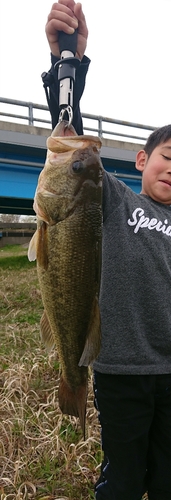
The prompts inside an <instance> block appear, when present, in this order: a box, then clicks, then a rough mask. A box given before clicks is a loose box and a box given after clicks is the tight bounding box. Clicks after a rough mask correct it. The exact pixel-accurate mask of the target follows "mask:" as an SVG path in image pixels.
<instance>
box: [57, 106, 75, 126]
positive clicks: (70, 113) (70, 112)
mask: <svg viewBox="0 0 171 500" xmlns="http://www.w3.org/2000/svg"><path fill="white" fill-rule="evenodd" d="M66 113H67V114H68V125H69V126H70V125H71V123H72V120H73V110H72V108H71V106H69V105H68V106H67V107H66V108H63V109H61V112H60V115H59V122H61V121H62V120H64V119H65V120H66V117H65V114H66Z"/></svg>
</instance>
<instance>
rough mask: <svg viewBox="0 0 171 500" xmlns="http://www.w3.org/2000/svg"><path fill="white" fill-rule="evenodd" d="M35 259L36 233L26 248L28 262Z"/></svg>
mask: <svg viewBox="0 0 171 500" xmlns="http://www.w3.org/2000/svg"><path fill="white" fill-rule="evenodd" d="M36 258H37V231H36V232H35V233H34V234H33V236H32V238H31V240H30V243H29V247H28V260H29V261H30V262H32V261H33V260H36Z"/></svg>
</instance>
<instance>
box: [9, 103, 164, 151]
mask: <svg viewBox="0 0 171 500" xmlns="http://www.w3.org/2000/svg"><path fill="white" fill-rule="evenodd" d="M25 108H26V109H27V114H25ZM19 110H22V114H21V113H19ZM0 116H2V118H3V119H7V121H9V119H10V121H14V122H15V123H25V124H27V125H31V126H34V125H39V126H43V127H46V128H47V126H49V127H51V119H50V113H49V109H48V106H45V105H41V104H36V103H33V102H27V101H17V100H14V99H6V98H3V97H0ZM82 118H83V127H84V132H87V131H88V132H91V134H92V133H93V134H95V135H99V136H100V137H103V138H112V139H118V140H125V141H128V142H134V143H136V142H137V143H138V142H145V141H146V140H147V138H148V136H149V134H150V133H151V132H152V131H153V130H155V128H156V127H152V126H150V125H142V124H139V123H134V122H127V121H123V120H116V119H112V118H107V117H104V116H98V115H91V114H88V113H82ZM107 127H108V128H107ZM142 134H143V135H142ZM111 136H112V137H111Z"/></svg>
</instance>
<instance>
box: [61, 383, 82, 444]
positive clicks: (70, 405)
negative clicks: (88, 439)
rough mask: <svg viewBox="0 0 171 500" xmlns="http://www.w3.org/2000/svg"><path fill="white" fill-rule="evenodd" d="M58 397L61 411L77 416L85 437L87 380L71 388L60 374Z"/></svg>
mask: <svg viewBox="0 0 171 500" xmlns="http://www.w3.org/2000/svg"><path fill="white" fill-rule="evenodd" d="M58 398H59V407H60V409H61V411H62V413H64V414H67V415H73V416H75V417H79V420H80V424H81V429H82V431H83V435H84V439H85V419H86V402H87V380H85V382H84V383H83V384H82V385H80V386H78V387H77V388H76V389H74V390H73V389H72V388H71V387H70V386H69V385H68V384H67V382H66V381H65V380H64V378H63V376H62V375H61V378H60V384H59V390H58Z"/></svg>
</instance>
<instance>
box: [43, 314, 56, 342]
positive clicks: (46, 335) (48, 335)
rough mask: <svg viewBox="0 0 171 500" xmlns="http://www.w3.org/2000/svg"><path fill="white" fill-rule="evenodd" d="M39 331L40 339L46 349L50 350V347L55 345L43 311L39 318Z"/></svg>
mask: <svg viewBox="0 0 171 500" xmlns="http://www.w3.org/2000/svg"><path fill="white" fill-rule="evenodd" d="M40 333H41V338H42V341H43V343H44V344H45V346H46V348H47V350H48V351H51V349H52V348H53V347H54V345H55V340H54V336H53V333H52V330H51V326H50V323H49V320H48V317H47V314H46V312H45V311H44V312H43V315H42V317H41V320H40Z"/></svg>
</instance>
